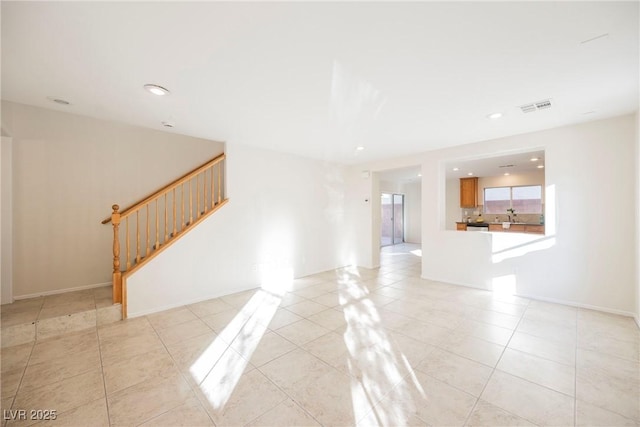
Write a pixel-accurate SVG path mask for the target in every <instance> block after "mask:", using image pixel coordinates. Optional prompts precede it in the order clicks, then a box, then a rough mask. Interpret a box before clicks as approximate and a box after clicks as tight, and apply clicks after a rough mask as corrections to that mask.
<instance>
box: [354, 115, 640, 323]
mask: <svg viewBox="0 0 640 427" xmlns="http://www.w3.org/2000/svg"><path fill="white" fill-rule="evenodd" d="M635 128H636V124H635V121H634V116H633V115H627V116H622V117H616V118H612V119H606V120H601V121H594V122H589V123H584V124H580V125H575V126H566V127H562V128H556V129H551V130H547V131H542V132H535V133H530V134H524V135H518V136H514V137H509V138H502V139H497V140H492V141H483V142H482V143H475V144H468V145H463V146H457V147H453V148H448V149H443V150H437V151H432V152H427V153H424V154H423V155H422V156H411V157H406V158H399V159H392V160H389V161H381V162H375V163H371V164H367V165H359V166H358V167H359V168H364V169H370V170H386V169H395V168H401V167H404V166H408V165H413V164H415V161H416V158H420V159H421V161H422V203H423V212H428V211H429V207H428V206H429V205H432V204H435V207H434V210H435V212H436V214H435V215H434V216H435V217H436V218H435V220H434V218H430V217H429V216H428V215H423V223H422V252H423V261H422V275H423V277H424V278H427V279H434V280H439V281H444V282H449V283H455V284H463V285H467V286H473V287H479V288H484V289H490V288H491V287H492V284H493V283H494V279H496V278H503V279H509V278H510V279H512V280H513V281H514V285H515V292H516V293H517V294H519V295H524V296H530V297H534V298H539V299H546V300H551V301H557V302H565V303H570V304H575V305H581V306H588V307H595V308H600V309H604V310H608V311H613V312H620V313H625V314H632V313H634V312H635V310H636V302H635V300H636V299H637V298H636V295H635V294H636V288H637V278H636V260H637V258H636V256H635V253H636V245H637V243H636V242H634V239H630V238H629V236H630V235H635V234H636V228H637V222H635V221H629V215H630V213H631V212H634V211H635V209H636V198H637V191H636V190H635V184H633V183H634V182H637V180H638V178H637V174H636V172H635V170H636V158H637V157H636V147H635V145H636V144H637V141H636V140H635V138H636V136H635ZM540 147H542V148H544V150H545V166H546V167H545V173H546V186H547V193H546V196H547V197H546V209H547V210H546V215H545V219H546V231H547V236H545V237H543V238H540V237H539V236H538V237H535V236H534V237H532V238H534V239H540V241H538V242H537V243H536V244H533V245H532V244H527V243H526V242H525V241H511V240H510V239H513V238H515V239H519V240H522V239H525V238H526V237H519V236H521V235H516V236H511V237H510V236H509V235H508V234H509V233H459V232H455V231H450V230H446V229H445V228H446V224H447V217H446V199H447V197H446V180H445V177H444V165H445V163H446V162H447V161H449V160H451V159H455V158H461V157H473V156H478V157H480V156H485V155H486V154H487V153H492V154H495V155H502V154H508V153H513V152H526V151H530V150H532V149H539V148H540ZM595 210H606V213H607V215H606V222H602V221H594V217H593V216H592V215H589V214H588V212H591V211H595ZM585 212H586V213H587V214H585ZM360 237H361V238H363V239H365V240H368V241H371V237H369V238H367V236H360ZM514 246H521V248H520V249H521V253H520V254H518V252H517V251H516V250H513V249H514ZM509 248H511V250H509ZM527 251H528V252H527ZM509 256H511V257H509ZM500 257H503V258H505V259H503V260H502V261H500V262H498V259H499V258H500Z"/></svg>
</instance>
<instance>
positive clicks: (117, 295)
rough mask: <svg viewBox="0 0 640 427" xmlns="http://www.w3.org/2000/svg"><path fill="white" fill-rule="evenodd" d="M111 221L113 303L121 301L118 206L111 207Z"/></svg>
mask: <svg viewBox="0 0 640 427" xmlns="http://www.w3.org/2000/svg"><path fill="white" fill-rule="evenodd" d="M111 208H112V209H113V213H112V214H111V223H112V224H113V303H114V304H115V303H119V302H122V272H121V271H120V232H119V229H120V214H119V213H118V209H120V206H118V205H113V206H112V207H111Z"/></svg>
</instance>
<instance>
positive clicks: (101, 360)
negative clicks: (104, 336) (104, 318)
mask: <svg viewBox="0 0 640 427" xmlns="http://www.w3.org/2000/svg"><path fill="white" fill-rule="evenodd" d="M96 339H97V342H98V354H99V355H100V373H101V374H102V387H103V388H104V404H105V406H106V407H107V421H108V422H109V425H111V409H110V407H109V399H108V395H107V381H106V380H105V378H104V362H103V359H102V346H101V345H100V333H99V332H98V326H97V320H96Z"/></svg>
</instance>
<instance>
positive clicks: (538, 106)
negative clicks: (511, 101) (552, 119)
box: [520, 99, 551, 113]
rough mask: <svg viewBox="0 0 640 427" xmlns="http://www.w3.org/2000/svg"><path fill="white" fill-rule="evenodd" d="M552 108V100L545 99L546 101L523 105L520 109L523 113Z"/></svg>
mask: <svg viewBox="0 0 640 427" xmlns="http://www.w3.org/2000/svg"><path fill="white" fill-rule="evenodd" d="M547 108H551V100H550V99H545V100H544V101H538V102H533V103H531V104H525V105H521V106H520V109H521V110H522V112H523V113H533V112H534V111H538V110H546V109H547Z"/></svg>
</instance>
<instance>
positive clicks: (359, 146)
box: [356, 145, 364, 151]
mask: <svg viewBox="0 0 640 427" xmlns="http://www.w3.org/2000/svg"><path fill="white" fill-rule="evenodd" d="M356 150H358V151H362V150H364V147H363V146H362V145H358V146H357V147H356Z"/></svg>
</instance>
